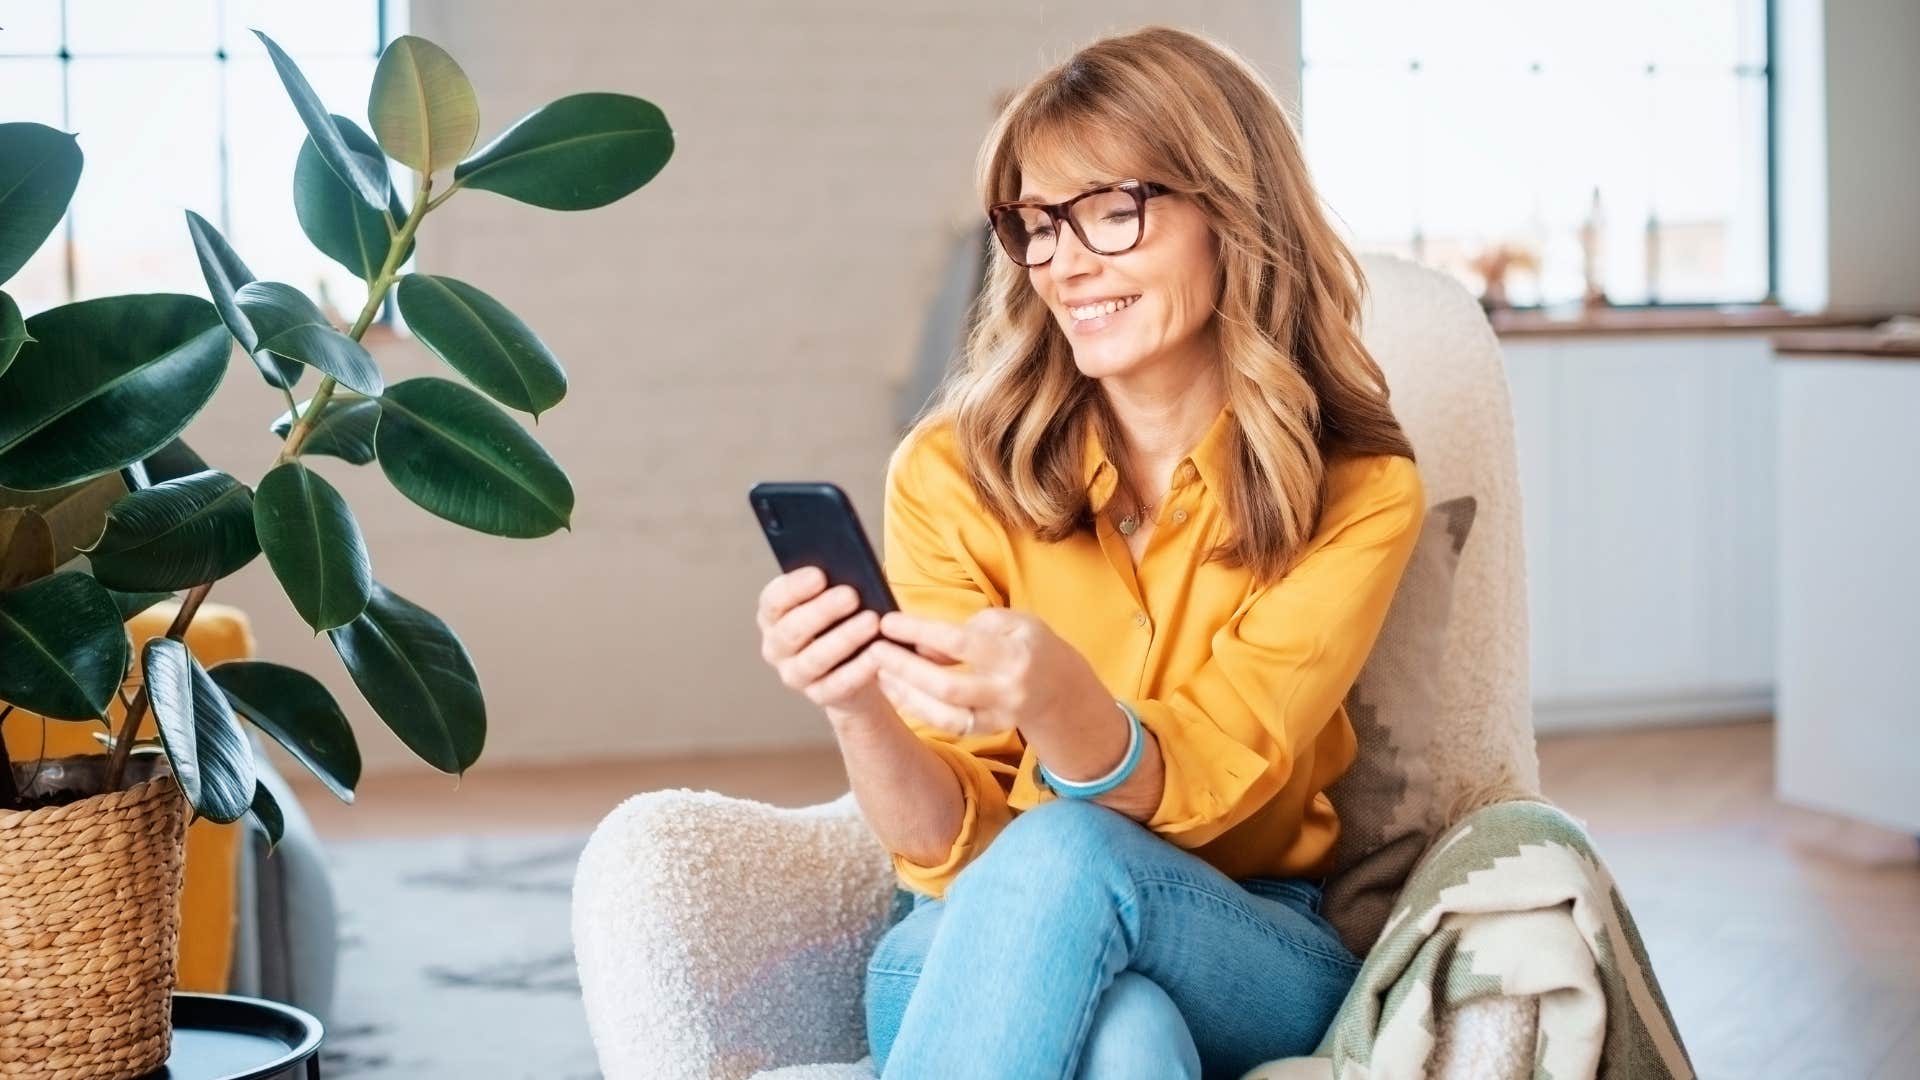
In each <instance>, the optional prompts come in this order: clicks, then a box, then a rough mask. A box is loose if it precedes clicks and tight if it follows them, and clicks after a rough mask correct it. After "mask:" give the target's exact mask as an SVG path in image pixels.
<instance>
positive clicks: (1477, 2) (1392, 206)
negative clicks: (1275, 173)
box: [1301, 0, 1773, 305]
mask: <svg viewBox="0 0 1920 1080" xmlns="http://www.w3.org/2000/svg"><path fill="white" fill-rule="evenodd" d="M1767 7H1768V4H1767V0H1695V2H1691V3H1685V4H1664V3H1659V2H1658V0H1614V2H1611V3H1581V2H1577V0H1457V2H1454V3H1448V4H1434V3H1429V2H1425V0H1304V3H1303V5H1302V10H1301V15H1302V49H1301V51H1302V54H1303V63H1302V87H1301V129H1302V135H1303V139H1304V142H1305V147H1306V154H1307V158H1308V162H1309V165H1310V167H1311V168H1312V170H1313V173H1314V177H1315V180H1316V182H1317V184H1318V186H1319V189H1320V193H1321V195H1322V197H1323V198H1324V199H1325V201H1326V202H1327V204H1328V205H1329V206H1330V207H1331V208H1332V210H1333V212H1334V214H1335V215H1336V217H1337V218H1339V219H1340V220H1342V221H1343V222H1344V223H1345V225H1346V228H1347V231H1348V233H1349V238H1350V240H1351V241H1352V242H1353V243H1354V244H1355V246H1356V247H1358V248H1361V249H1364V250H1388V251H1394V252H1397V253H1400V254H1404V255H1407V256H1409V257H1412V258H1415V259H1418V260H1420V261H1422V262H1426V263H1429V264H1431V265H1434V266H1438V267H1441V268H1444V269H1447V270H1449V271H1452V272H1454V273H1455V274H1457V275H1458V276H1460V277H1461V278H1462V279H1463V280H1464V281H1466V282H1468V284H1469V286H1470V287H1472V288H1475V289H1478V288H1479V287H1480V286H1481V279H1480V277H1479V275H1478V274H1476V273H1474V272H1473V271H1472V270H1471V269H1470V264H1471V261H1472V260H1473V258H1474V257H1475V256H1476V255H1478V254H1480V253H1482V252H1484V251H1486V250H1488V249H1490V248H1493V247H1495V246H1499V245H1511V246H1514V247H1517V248H1520V249H1523V250H1524V251H1526V252H1527V253H1528V254H1530V255H1531V256H1532V257H1533V259H1534V260H1536V261H1537V263H1538V269H1537V270H1536V271H1533V272H1526V271H1516V272H1514V273H1513V274H1511V275H1510V276H1509V279H1508V285H1507V289H1508V298H1509V300H1510V301H1511V302H1513V303H1515V304H1520V305H1526V304H1556V303H1561V302H1571V301H1578V300H1579V299H1580V297H1581V295H1582V294H1583V292H1584V283H1585V271H1584V255H1583V249H1582V245H1581V232H1582V226H1583V225H1584V224H1585V223H1586V221H1587V220H1588V217H1589V214H1590V213H1591V212H1592V211H1593V209H1594V207H1595V205H1596V203H1597V206H1598V221H1599V229H1598V233H1599V243H1598V245H1597V266H1596V271H1597V275H1598V277H1599V279H1600V282H1601V284H1602V286H1603V288H1604V290H1605V292H1606V294H1607V297H1608V299H1610V300H1611V301H1613V302H1614V303H1616V304H1658V303H1738V302H1753V301H1760V300H1763V299H1765V298H1767V297H1768V296H1769V295H1770V294H1771V292H1772V283H1773V282H1772V278H1773V274H1772V256H1771V243H1772V228H1771V213H1770V209H1769V199H1770V190H1769V189H1770V183H1769V179H1770V176H1769V173H1770V168H1769V166H1770V157H1769V155H1770V152H1771V149H1770V144H1769V138H1768V123H1769V108H1768V98H1769V92H1770V87H1769V79H1770V72H1769V68H1768V39H1767V30H1766V27H1767V15H1768V11H1767Z"/></svg>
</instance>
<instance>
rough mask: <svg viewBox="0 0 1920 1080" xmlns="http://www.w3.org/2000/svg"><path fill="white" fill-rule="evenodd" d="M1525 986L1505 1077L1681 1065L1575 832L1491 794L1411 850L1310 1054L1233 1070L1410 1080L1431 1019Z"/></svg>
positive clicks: (1624, 924)
mask: <svg viewBox="0 0 1920 1080" xmlns="http://www.w3.org/2000/svg"><path fill="white" fill-rule="evenodd" d="M1534 997H1537V999H1538V1002H1539V1008H1538V1020H1537V1033H1536V1035H1535V1037H1534V1038H1533V1039H1532V1040H1531V1051H1532V1060H1530V1061H1523V1062H1513V1063H1512V1064H1513V1065H1517V1066H1519V1067H1520V1068H1519V1074H1520V1075H1523V1076H1530V1077H1534V1078H1538V1080H1549V1078H1551V1080H1571V1078H1575V1077H1595V1076H1597V1077H1604V1078H1607V1080H1667V1078H1680V1080H1685V1078H1691V1077H1692V1076H1693V1075H1694V1072H1693V1065H1692V1062H1691V1061H1690V1060H1689V1059H1688V1057H1687V1052H1686V1048H1685V1047H1684V1046H1682V1045H1681V1042H1680V1035H1679V1032H1678V1031H1677V1030H1675V1028H1674V1024H1673V1016H1672V1014H1671V1013H1670V1012H1669V1011H1668V1010H1667V1003H1666V999H1665V998H1664V997H1663V996H1662V995H1661V993H1660V987H1659V984H1658V983H1657V982H1656V981H1655V979H1654V975H1653V967H1652V965H1651V964H1650V963H1649V962H1648V960H1647V954H1646V949H1645V948H1644V946H1643V945H1642V944H1641V941H1640V934H1639V931H1638V930H1637V929H1636V928H1635V927H1634V924H1633V919H1632V917H1631V916H1630V915H1628V913H1627V907H1626V904H1625V902H1624V901H1622V900H1621V898H1620V893H1619V890H1618V889H1616V888H1615V886H1614V881H1613V877H1612V875H1611V874H1609V873H1608V872H1607V869H1606V867H1605V866H1604V865H1602V864H1601V862H1600V858H1599V856H1598V855H1596V854H1595V853H1594V849H1593V844H1592V842H1591V841H1590V840H1589V839H1588V837H1587V834H1586V831H1585V830H1584V829H1583V828H1581V826H1580V825H1579V823H1577V822H1576V821H1574V820H1573V819H1572V818H1570V817H1568V816H1567V815H1566V814H1565V813H1563V812H1562V811H1560V810H1559V809H1557V808H1555V807H1553V806H1550V805H1548V804H1546V803H1543V802H1533V801H1515V802H1503V803H1497V804H1495V805H1493V806H1489V807H1487V808H1485V809H1482V810H1479V811H1477V812H1475V813H1473V814H1471V815H1469V816H1468V817H1467V818H1465V819H1464V820H1462V821H1460V822H1459V823H1458V824H1456V825H1455V826H1453V827H1452V828H1451V829H1448V830H1447V831H1446V832H1445V833H1443V834H1442V835H1441V836H1440V837H1439V838H1438V839H1437V840H1436V841H1435V842H1434V844H1433V846H1432V848H1431V849H1430V850H1429V851H1428V852H1427V853H1426V854H1425V855H1424V856H1423V857H1422V858H1421V860H1420V863H1419V865H1418V866H1416V867H1415V868H1414V872H1413V875H1412V877H1411V878H1410V879H1409V880H1408V882H1407V886H1406V889H1405V891H1404V892H1403V893H1402V894H1401V895H1400V898H1399V901H1398V902H1397V903H1396V905H1395V907H1394V911H1393V914H1392V916H1391V917H1390V918H1389V919H1388V921H1387V925H1386V928H1385V929H1384V930H1383V931H1382V932H1381V935H1380V939H1379V941H1378V942H1377V943H1375V945H1374V947H1373V949H1372V951H1370V952H1369V953H1368V954H1367V958H1366V963H1365V964H1364V965H1362V967H1361V969H1360V974H1359V976H1358V977H1357V979H1356V980H1355V984H1354V989H1353V992H1352V993H1350V994H1349V995H1348V997H1347V1000H1346V1003H1345V1004H1344V1005H1342V1006H1341V1008H1340V1012H1339V1014H1338V1015H1337V1016H1336V1017H1335V1019H1334V1023H1333V1026H1332V1028H1330V1029H1329V1030H1328V1032H1327V1035H1326V1037H1325V1038H1324V1039H1323V1040H1321V1043H1320V1046H1319V1048H1318V1049H1317V1050H1316V1051H1315V1053H1314V1056H1312V1057H1305V1058H1289V1059H1286V1060H1284V1061H1273V1062H1269V1063H1267V1064H1265V1065H1262V1066H1259V1067H1257V1068H1255V1069H1253V1070H1252V1071H1250V1072H1248V1073H1247V1074H1246V1076H1245V1077H1243V1078H1242V1080H1333V1078H1338V1080H1388V1078H1400V1077H1405V1078H1409V1080H1422V1078H1424V1077H1426V1076H1427V1075H1428V1068H1429V1066H1430V1064H1434V1063H1435V1062H1437V1061H1439V1060H1440V1059H1442V1058H1444V1057H1445V1056H1446V1055H1445V1054H1444V1053H1442V1052H1441V1051H1444V1050H1445V1049H1446V1048H1444V1047H1439V1046H1437V1045H1436V1043H1437V1041H1438V1040H1437V1037H1436V1035H1435V1032H1436V1029H1437V1028H1438V1027H1439V1025H1438V1024H1437V1023H1436V1018H1438V1017H1441V1016H1443V1015H1445V1014H1447V1013H1450V1012H1454V1011H1458V1010H1461V1009H1472V1008H1474V1007H1476V1006H1484V1005H1488V1004H1492V1003H1493V1002H1494V1001H1495V1000H1497V999H1505V1000H1507V1001H1509V1002H1511V1001H1514V1000H1515V999H1528V998H1534ZM1482 1070H1484V1071H1482ZM1445 1071H1447V1072H1453V1071H1454V1070H1452V1069H1448V1070H1445ZM1499 1072H1500V1073H1502V1074H1505V1073H1506V1072H1507V1070H1506V1069H1500V1070H1499ZM1492 1073H1493V1070H1492V1069H1490V1068H1486V1067H1485V1066H1482V1069H1481V1070H1475V1071H1473V1072H1472V1073H1470V1074H1472V1075H1491V1074H1492Z"/></svg>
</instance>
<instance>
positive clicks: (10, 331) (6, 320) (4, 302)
mask: <svg viewBox="0 0 1920 1080" xmlns="http://www.w3.org/2000/svg"><path fill="white" fill-rule="evenodd" d="M32 340H33V338H31V337H30V336H28V334H27V320H26V318H25V317H24V316H22V315H21V314H20V305H19V304H18V303H16V302H15V301H14V299H13V297H11V296H8V295H7V294H6V293H3V292H0V375H4V374H6V373H7V368H8V367H9V366H10V365H11V364H12V363H13V358H14V357H15V356H16V355H18V354H19V352H20V346H22V345H25V344H26V343H27V342H29V341H32Z"/></svg>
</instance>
